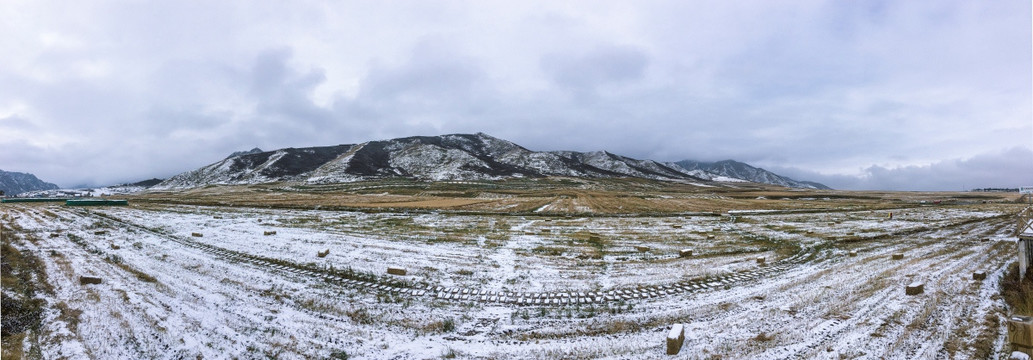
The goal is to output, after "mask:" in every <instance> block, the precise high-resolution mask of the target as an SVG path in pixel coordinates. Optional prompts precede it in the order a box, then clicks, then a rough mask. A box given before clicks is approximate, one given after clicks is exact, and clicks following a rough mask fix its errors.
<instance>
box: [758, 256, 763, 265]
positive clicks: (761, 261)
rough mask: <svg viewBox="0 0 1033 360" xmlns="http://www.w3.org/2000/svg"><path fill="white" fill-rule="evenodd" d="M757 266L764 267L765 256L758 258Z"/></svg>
mask: <svg viewBox="0 0 1033 360" xmlns="http://www.w3.org/2000/svg"><path fill="white" fill-rule="evenodd" d="M757 265H764V257H763V256H761V257H758V258H757Z"/></svg>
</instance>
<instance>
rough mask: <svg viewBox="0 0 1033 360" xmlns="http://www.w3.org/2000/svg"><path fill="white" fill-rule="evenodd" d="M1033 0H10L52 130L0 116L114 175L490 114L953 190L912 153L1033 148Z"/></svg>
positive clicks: (472, 122) (508, 130)
mask: <svg viewBox="0 0 1033 360" xmlns="http://www.w3.org/2000/svg"><path fill="white" fill-rule="evenodd" d="M1030 6H1031V5H1030V3H1029V2H970V1H937V2H842V1H819V0H813V1H810V0H809V1H796V2H791V3H778V2H769V1H750V2H719V3H708V4H702V3H694V2H693V3H688V2H667V3H664V2H661V3H643V4H637V3H629V2H623V1H612V2H610V1H593V2H551V1H542V2H519V3H514V2H476V3H472V4H471V3H460V2H447V1H442V2H415V3H413V2H407V3H390V2H387V3H385V2H373V3H371V2H320V1H310V2H291V3H281V2H266V1H247V2H244V1H240V2H215V3H213V2H143V3H132V4H126V3H123V2H117V1H111V2H103V1H102V2H91V3H90V4H88V5H87V4H79V3H67V2H47V1H28V2H18V1H15V2H3V3H0V33H4V34H5V35H7V36H4V37H0V53H4V54H5V61H3V62H0V110H2V112H0V115H2V116H3V118H0V133H4V134H20V135H25V134H27V131H26V130H24V129H25V127H24V126H23V125H24V124H32V125H34V126H36V127H37V129H36V130H33V132H32V136H31V138H30V139H28V140H17V139H11V138H3V137H0V164H2V166H4V167H10V169H6V168H5V170H14V171H27V172H33V173H36V174H37V175H39V176H40V177H41V178H43V179H44V180H48V181H52V182H57V183H59V184H62V185H71V184H80V183H90V182H97V183H107V182H113V181H130V180H134V179H140V178H149V177H152V176H158V175H162V174H164V175H168V174H170V173H175V172H179V171H184V170H188V169H193V168H196V167H198V166H200V165H203V164H206V163H209V162H211V161H214V160H217V159H220V158H221V157H223V156H225V154H226V153H229V152H231V151H234V150H242V149H250V148H252V147H255V146H259V147H262V148H264V149H272V148H277V147H288V146H294V147H301V146H315V145H328V144H338V143H353V142H360V141H365V140H371V139H384V138H391V137H400V136H409V135H433V134H440V133H451V132H475V131H484V132H487V133H490V134H493V135H496V136H500V137H503V138H507V139H510V140H513V141H515V142H517V143H519V144H522V145H525V146H527V147H529V148H532V149H537V150H554V149H572V150H599V149H606V150H610V151H612V152H616V153H620V154H623V155H627V156H632V157H638V158H654V159H657V160H681V159H686V158H688V159H699V160H720V159H725V158H733V159H736V160H740V161H746V162H750V163H754V164H757V165H765V166H767V167H771V166H781V167H797V168H803V169H809V170H811V171H813V172H819V173H825V174H835V173H838V174H848V175H849V174H851V173H856V171H857V170H856V169H858V168H865V169H870V173H871V174H877V175H873V176H875V177H877V178H879V179H884V180H885V181H883V182H877V181H872V182H868V183H866V184H869V185H866V186H876V185H879V186H898V185H899V184H898V183H896V182H892V181H890V180H889V179H890V178H893V177H900V176H906V175H914V176H916V178H915V179H911V180H912V181H911V182H910V183H913V184H917V185H915V186H919V187H920V186H923V184H926V185H928V186H930V187H940V186H945V185H943V183H941V182H937V181H934V180H933V179H931V178H928V177H920V176H919V175H920V172H919V171H908V170H907V169H911V168H922V167H924V166H930V165H929V164H939V163H942V162H943V161H944V160H943V159H966V158H970V157H972V156H973V155H972V154H986V153H992V152H994V151H998V149H1001V148H1010V147H1021V148H1028V147H1029V146H1030V145H1031V140H1033V139H1031V134H1033V124H1031V121H1030V120H1029V119H1030V118H1031V117H1033V111H1031V108H1033V103H1031V101H1030V99H1031V90H1030V88H1031V86H1030V78H1031V77H1033V76H1031V73H1030V67H1029V64H1030V63H1031V62H1033V59H1031V56H1030V53H1031V51H1030V47H1031V45H1030V44H1031V35H1030V31H1031V25H1030V19H1029V16H1028V15H1029V13H1030ZM15 119H18V120H17V121H16V120H15ZM20 135H19V136H20ZM122 152H128V153H131V154H132V156H129V155H125V154H121V153H122ZM83 154H88V155H89V156H90V157H91V158H90V159H83V158H82V156H83ZM94 157H95V158H96V160H92V159H93V158H94ZM24 159H34V160H35V161H27V160H24ZM68 159H78V160H79V161H77V162H73V161H68ZM53 164H60V165H53ZM872 164H879V165H878V166H873V165H872ZM998 165H999V166H1015V165H1016V164H1014V163H998ZM87 166H93V167H95V168H96V169H100V170H103V171H98V173H101V174H103V175H96V176H91V177H90V178H87V177H85V176H82V175H79V174H85V173H87V172H88V171H85V170H84V169H87ZM935 168H936V169H938V170H937V171H946V170H944V169H943V168H941V167H935ZM805 179H806V178H805ZM901 181H904V180H901ZM973 186H977V185H976V184H973Z"/></svg>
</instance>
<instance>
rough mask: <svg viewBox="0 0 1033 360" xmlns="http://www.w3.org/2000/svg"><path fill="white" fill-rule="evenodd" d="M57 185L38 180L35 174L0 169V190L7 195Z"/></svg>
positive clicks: (51, 187)
mask: <svg viewBox="0 0 1033 360" xmlns="http://www.w3.org/2000/svg"><path fill="white" fill-rule="evenodd" d="M57 188H58V186H57V185H55V184H52V183H48V182H46V181H43V180H40V179H39V178H37V177H36V175H33V174H29V173H21V172H14V171H4V170H0V192H3V193H4V194H6V195H7V196H16V195H18V194H21V193H25V192H29V191H38V190H55V189H57Z"/></svg>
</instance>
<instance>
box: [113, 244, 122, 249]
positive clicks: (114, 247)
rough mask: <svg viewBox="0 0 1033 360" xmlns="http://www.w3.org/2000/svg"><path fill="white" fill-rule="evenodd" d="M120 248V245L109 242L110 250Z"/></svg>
mask: <svg viewBox="0 0 1033 360" xmlns="http://www.w3.org/2000/svg"><path fill="white" fill-rule="evenodd" d="M121 248H122V247H121V246H118V245H115V244H111V250H118V249H121Z"/></svg>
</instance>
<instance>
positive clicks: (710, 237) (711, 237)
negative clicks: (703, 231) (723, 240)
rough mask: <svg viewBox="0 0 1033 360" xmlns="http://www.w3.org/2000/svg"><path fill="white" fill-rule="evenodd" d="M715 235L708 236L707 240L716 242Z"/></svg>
mask: <svg viewBox="0 0 1033 360" xmlns="http://www.w3.org/2000/svg"><path fill="white" fill-rule="evenodd" d="M714 238H715V236H714V234H707V240H714Z"/></svg>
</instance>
